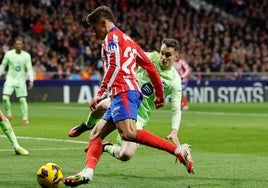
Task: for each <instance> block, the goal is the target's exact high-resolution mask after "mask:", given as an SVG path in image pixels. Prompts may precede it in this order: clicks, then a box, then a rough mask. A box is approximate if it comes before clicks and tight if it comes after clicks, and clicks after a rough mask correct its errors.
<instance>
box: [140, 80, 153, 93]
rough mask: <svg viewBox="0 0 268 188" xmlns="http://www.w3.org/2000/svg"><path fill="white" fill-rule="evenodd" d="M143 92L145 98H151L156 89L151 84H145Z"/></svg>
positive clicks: (142, 88)
mask: <svg viewBox="0 0 268 188" xmlns="http://www.w3.org/2000/svg"><path fill="white" fill-rule="evenodd" d="M141 92H142V94H143V95H145V96H150V95H152V94H153V92H154V88H153V86H152V84H151V83H145V84H143V85H142V86H141Z"/></svg>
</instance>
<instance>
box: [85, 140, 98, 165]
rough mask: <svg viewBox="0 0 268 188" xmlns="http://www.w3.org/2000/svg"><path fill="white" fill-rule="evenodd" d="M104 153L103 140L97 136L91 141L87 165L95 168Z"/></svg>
mask: <svg viewBox="0 0 268 188" xmlns="http://www.w3.org/2000/svg"><path fill="white" fill-rule="evenodd" d="M101 154H102V140H101V139H100V138H96V139H93V140H91V141H90V144H89V146H88V150H87V157H86V167H88V168H92V169H95V168H96V166H97V163H98V161H99V159H100V156H101Z"/></svg>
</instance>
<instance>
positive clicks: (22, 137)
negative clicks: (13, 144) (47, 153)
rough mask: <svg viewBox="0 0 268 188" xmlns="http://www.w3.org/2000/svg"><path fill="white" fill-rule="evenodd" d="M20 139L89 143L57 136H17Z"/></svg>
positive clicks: (2, 136)
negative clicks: (57, 137)
mask: <svg viewBox="0 0 268 188" xmlns="http://www.w3.org/2000/svg"><path fill="white" fill-rule="evenodd" d="M0 138H6V136H5V135H0ZM17 138H19V139H24V140H43V141H51V142H66V143H75V144H87V143H88V142H86V141H80V140H64V139H56V138H38V137H37V138H36V137H28V136H17Z"/></svg>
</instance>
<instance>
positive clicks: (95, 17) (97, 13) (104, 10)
mask: <svg viewBox="0 0 268 188" xmlns="http://www.w3.org/2000/svg"><path fill="white" fill-rule="evenodd" d="M101 18H105V19H107V20H109V21H111V22H113V23H114V22H115V17H114V13H113V11H112V10H111V9H110V8H109V7H107V6H99V7H97V8H96V9H95V10H93V11H92V12H91V13H90V14H88V15H87V17H86V22H87V23H88V24H89V25H92V24H94V23H97V22H98V21H99V20H100V19H101Z"/></svg>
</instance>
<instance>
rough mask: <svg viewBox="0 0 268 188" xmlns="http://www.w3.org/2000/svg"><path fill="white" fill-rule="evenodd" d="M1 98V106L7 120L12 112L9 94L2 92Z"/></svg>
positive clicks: (10, 118) (10, 117)
mask: <svg viewBox="0 0 268 188" xmlns="http://www.w3.org/2000/svg"><path fill="white" fill-rule="evenodd" d="M2 100H3V108H4V112H5V114H6V117H7V119H8V120H12V119H13V117H12V112H11V103H10V96H9V95H6V94H4V95H3V96H2Z"/></svg>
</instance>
